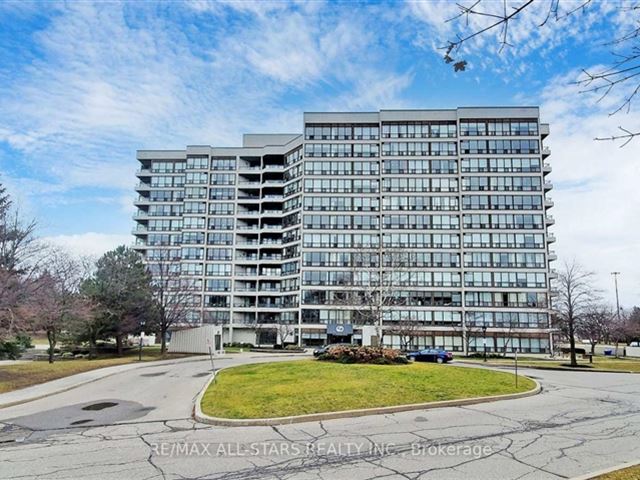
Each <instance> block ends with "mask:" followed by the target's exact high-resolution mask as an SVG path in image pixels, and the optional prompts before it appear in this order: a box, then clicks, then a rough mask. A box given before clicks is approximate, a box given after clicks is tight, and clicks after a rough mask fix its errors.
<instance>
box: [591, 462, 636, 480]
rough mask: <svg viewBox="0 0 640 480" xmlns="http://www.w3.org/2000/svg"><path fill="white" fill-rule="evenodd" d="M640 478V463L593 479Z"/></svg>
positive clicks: (634, 479) (629, 479)
mask: <svg viewBox="0 0 640 480" xmlns="http://www.w3.org/2000/svg"><path fill="white" fill-rule="evenodd" d="M638 479H640V465H636V466H635V467H629V468H623V469H622V470H618V471H615V472H611V473H606V474H604V475H598V476H597V477H594V479H593V480H638Z"/></svg>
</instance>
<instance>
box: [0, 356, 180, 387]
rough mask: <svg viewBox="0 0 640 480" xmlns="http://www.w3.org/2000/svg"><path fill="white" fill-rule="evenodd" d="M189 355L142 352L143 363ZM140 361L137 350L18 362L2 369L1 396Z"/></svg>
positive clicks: (0, 375)
mask: <svg viewBox="0 0 640 480" xmlns="http://www.w3.org/2000/svg"><path fill="white" fill-rule="evenodd" d="M185 356H189V355H187V354H175V353H173V354H172V353H169V354H165V355H164V356H161V355H160V347H146V348H143V350H142V361H143V362H150V361H153V360H167V359H171V358H181V357H185ZM137 361H138V351H137V350H136V351H135V352H133V351H128V352H126V353H125V354H124V356H123V357H113V356H110V357H102V358H97V359H95V360H87V359H77V360H56V361H55V362H54V363H53V364H50V363H49V362H46V361H37V362H28V363H19V364H16V365H5V366H0V393H5V392H10V391H12V390H18V389H19V388H25V387H30V386H31V385H37V384H39V383H44V382H48V381H50V380H56V379H58V378H62V377H68V376H69V375H74V374H76V373H82V372H86V371H89V370H95V369H96V368H103V367H112V366H114V365H124V364H126V363H134V362H137Z"/></svg>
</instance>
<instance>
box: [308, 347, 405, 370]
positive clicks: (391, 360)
mask: <svg viewBox="0 0 640 480" xmlns="http://www.w3.org/2000/svg"><path fill="white" fill-rule="evenodd" d="M318 360H322V361H332V362H338V363H371V364H374V365H394V364H406V363H408V362H409V361H408V360H407V357H405V356H404V355H402V353H401V352H400V351H399V350H394V349H392V348H381V347H358V346H354V345H345V346H337V347H332V348H330V349H329V351H327V353H324V354H322V355H320V356H319V357H318Z"/></svg>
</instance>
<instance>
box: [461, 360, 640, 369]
mask: <svg viewBox="0 0 640 480" xmlns="http://www.w3.org/2000/svg"><path fill="white" fill-rule="evenodd" d="M460 360H464V361H473V362H480V363H483V362H482V359H478V358H473V359H467V358H464V359H463V358H461V359H460ZM569 362H570V360H569V358H566V359H562V360H542V359H536V358H531V357H529V358H518V366H519V367H527V366H530V367H550V368H560V369H564V368H570V367H567V366H566V365H568V364H569ZM487 364H488V365H513V358H506V359H497V358H489V359H488V360H487ZM578 365H579V366H580V367H584V368H595V369H603V370H620V371H627V372H640V359H637V358H633V359H632V358H615V357H594V358H593V363H589V360H585V359H582V358H579V359H578Z"/></svg>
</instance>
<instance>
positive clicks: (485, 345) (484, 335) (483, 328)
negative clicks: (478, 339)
mask: <svg viewBox="0 0 640 480" xmlns="http://www.w3.org/2000/svg"><path fill="white" fill-rule="evenodd" d="M482 345H483V346H484V361H485V362H486V361H487V326H486V325H483V326H482Z"/></svg>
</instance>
